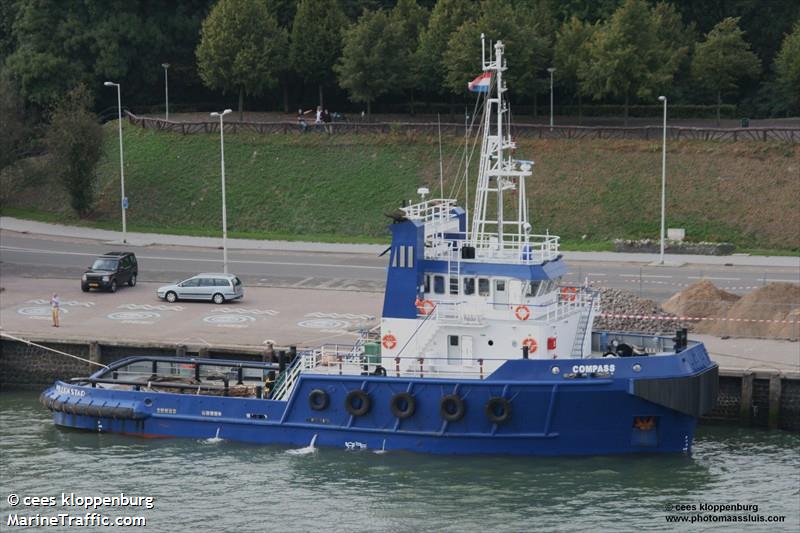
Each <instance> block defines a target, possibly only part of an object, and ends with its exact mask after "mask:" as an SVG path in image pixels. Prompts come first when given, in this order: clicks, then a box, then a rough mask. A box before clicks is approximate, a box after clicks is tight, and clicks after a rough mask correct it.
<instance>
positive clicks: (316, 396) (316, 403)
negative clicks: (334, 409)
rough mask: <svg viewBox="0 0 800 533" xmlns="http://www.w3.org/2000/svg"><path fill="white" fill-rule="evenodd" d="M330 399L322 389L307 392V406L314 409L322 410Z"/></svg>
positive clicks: (326, 406)
mask: <svg viewBox="0 0 800 533" xmlns="http://www.w3.org/2000/svg"><path fill="white" fill-rule="evenodd" d="M330 401H331V399H330V397H329V396H328V393H327V392H325V391H324V390H322V389H314V390H312V391H311V392H309V393H308V406H309V407H310V408H312V409H313V410H315V411H324V410H325V409H327V408H328V404H330Z"/></svg>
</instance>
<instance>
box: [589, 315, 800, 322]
mask: <svg viewBox="0 0 800 533" xmlns="http://www.w3.org/2000/svg"><path fill="white" fill-rule="evenodd" d="M597 316H598V317H600V318H633V319H637V320H678V321H691V320H694V321H700V320H721V321H727V322H758V323H765V322H774V323H776V324H800V321H798V320H766V319H758V318H720V317H713V316H707V317H697V316H665V315H621V314H615V313H598V314H597Z"/></svg>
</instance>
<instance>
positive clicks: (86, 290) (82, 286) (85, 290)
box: [81, 283, 89, 292]
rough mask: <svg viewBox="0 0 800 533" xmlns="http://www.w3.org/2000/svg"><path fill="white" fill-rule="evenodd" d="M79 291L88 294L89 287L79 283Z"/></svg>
mask: <svg viewBox="0 0 800 533" xmlns="http://www.w3.org/2000/svg"><path fill="white" fill-rule="evenodd" d="M81 290H82V291H83V292H89V286H88V285H84V284H83V283H81Z"/></svg>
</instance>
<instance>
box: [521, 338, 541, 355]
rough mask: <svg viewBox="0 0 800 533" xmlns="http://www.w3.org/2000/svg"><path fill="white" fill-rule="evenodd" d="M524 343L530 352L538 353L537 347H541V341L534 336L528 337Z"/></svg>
mask: <svg viewBox="0 0 800 533" xmlns="http://www.w3.org/2000/svg"><path fill="white" fill-rule="evenodd" d="M522 345H523V346H527V347H528V353H536V349H537V348H538V347H539V343H538V342H536V339H534V338H533V337H527V338H526V339H525V340H524V341H522Z"/></svg>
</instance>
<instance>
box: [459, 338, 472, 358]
mask: <svg viewBox="0 0 800 533" xmlns="http://www.w3.org/2000/svg"><path fill="white" fill-rule="evenodd" d="M461 359H463V361H464V364H465V365H471V364H472V337H471V336H470V335H464V336H462V337H461Z"/></svg>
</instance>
